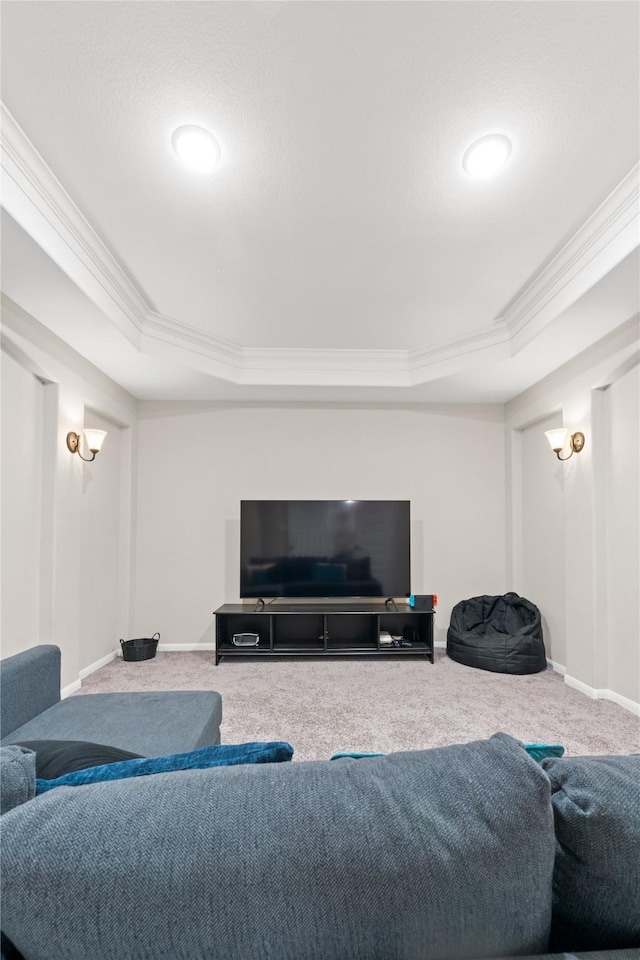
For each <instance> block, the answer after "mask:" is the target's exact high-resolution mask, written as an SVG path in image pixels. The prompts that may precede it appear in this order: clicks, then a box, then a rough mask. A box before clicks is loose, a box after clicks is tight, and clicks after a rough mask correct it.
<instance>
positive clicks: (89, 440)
mask: <svg viewBox="0 0 640 960" xmlns="http://www.w3.org/2000/svg"><path fill="white" fill-rule="evenodd" d="M106 435H107V431H106V430H85V431H84V439H85V443H86V445H87V446H88V447H89V452H90V453H91V456H90V457H83V456H82V450H81V449H80V446H81V443H80V441H81V437H80V434H79V433H74V432H73V430H71V431H70V433H68V434H67V447H68V449H69V450H70V451H71V453H77V454H78V456H79V457H80V459H81V460H84V461H85V463H91V462H92V461H93V460H95V458H96V453H100V449H101V447H102V441H103V440H104V438H105V437H106Z"/></svg>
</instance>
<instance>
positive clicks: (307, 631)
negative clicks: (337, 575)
mask: <svg viewBox="0 0 640 960" xmlns="http://www.w3.org/2000/svg"><path fill="white" fill-rule="evenodd" d="M214 613H215V618H216V655H215V663H216V666H217V665H218V663H219V662H220V660H221V659H222V657H265V656H267V657H299V656H312V657H338V656H354V655H357V654H367V655H372V654H375V655H376V656H378V655H379V656H382V657H387V656H391V655H393V656H398V655H400V656H414V657H415V656H423V657H426V658H427V659H429V660H430V661H431V663H433V659H434V658H433V617H434V611H433V610H414V609H412V608H411V607H408V606H405V605H399V606H398V609H397V610H390V609H389V607H387V606H386V605H385V604H384V603H349V604H346V603H345V604H340V603H332V604H323V605H313V604H302V603H278V604H268V605H266V606H264V607H262V608H261V609H260V610H255V609H254V607H253V606H250V605H249V604H242V603H225V604H224V605H223V606H222V607H219V608H218V609H217V610H215V611H214ZM405 630H408V631H409V632H410V634H411V646H400V647H394V646H383V645H381V643H380V632H381V631H386V632H387V633H389V634H391V636H392V637H393V636H402V635H403V632H404V631H405ZM240 633H252V634H257V635H258V637H259V641H258V645H257V646H241V647H239V646H236V645H235V644H234V643H233V637H234V635H235V634H240Z"/></svg>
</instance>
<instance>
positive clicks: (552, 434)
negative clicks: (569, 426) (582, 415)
mask: <svg viewBox="0 0 640 960" xmlns="http://www.w3.org/2000/svg"><path fill="white" fill-rule="evenodd" d="M568 436H569V431H568V430H565V429H564V427H560V428H559V429H557V430H546V431H545V437H546V438H547V440H548V441H549V446H550V447H551V449H552V450H553V452H554V453H559V452H560V451H561V450H562V448H563V447H564V445H565V443H566V442H567V437H568Z"/></svg>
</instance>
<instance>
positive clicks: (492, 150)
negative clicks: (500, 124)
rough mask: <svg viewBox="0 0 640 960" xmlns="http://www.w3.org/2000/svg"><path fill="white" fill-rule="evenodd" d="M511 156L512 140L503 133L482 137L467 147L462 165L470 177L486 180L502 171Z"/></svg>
mask: <svg viewBox="0 0 640 960" xmlns="http://www.w3.org/2000/svg"><path fill="white" fill-rule="evenodd" d="M510 156H511V140H509V137H505V136H504V134H502V133H490V134H488V135H487V136H486V137H480V139H479V140H476V142H475V143H472V144H471V146H470V147H469V148H468V149H467V151H466V153H465V155H464V157H463V158H462V166H463V167H464V169H465V171H466V172H467V173H468V174H469V176H470V177H476V179H478V180H486V179H488V178H489V177H492V176H493V175H494V174H495V173H498V171H500V170H501V169H502V168H503V167H504V165H505V163H506V162H507V160H508V159H509V157H510Z"/></svg>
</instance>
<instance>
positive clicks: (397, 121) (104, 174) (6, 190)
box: [2, 0, 640, 402]
mask: <svg viewBox="0 0 640 960" xmlns="http://www.w3.org/2000/svg"><path fill="white" fill-rule="evenodd" d="M638 15H639V8H638V6H637V5H636V4H629V3H625V2H615V0H614V2H602V3H601V2H580V0H578V2H572V3H556V4H544V3H521V2H495V3H494V2H483V0H479V2H475V3H465V2H437V0H432V2H418V3H404V2H396V3H375V2H366V0H365V2H361V3H332V2H326V3H325V2H319V3H302V2H290V3H270V2H266V3H265V2H263V3H252V2H247V3H226V2H206V0H205V2H194V3H192V2H189V0H181V2H171V0H169V2H163V3H125V2H111V3H99V4H98V3H86V2H74V0H71V2H66V3H64V4H62V3H48V2H44V3H41V2H37V0H36V2H30V3H7V2H5V3H3V4H2V98H3V103H4V110H3V123H2V138H3V148H4V149H3V195H2V203H3V207H4V208H5V214H4V220H3V248H4V251H3V290H4V292H5V293H6V294H7V295H8V296H9V297H11V298H12V299H13V300H15V301H17V302H18V303H19V304H21V305H22V306H23V307H24V308H25V309H26V310H28V311H29V312H32V313H34V315H35V316H36V317H37V318H38V319H40V320H41V321H42V322H43V323H45V324H46V325H47V326H50V327H51V329H52V330H54V332H56V333H57V334H58V335H59V336H61V337H63V339H65V340H67V341H68V342H69V343H70V344H71V345H72V346H74V348H75V349H78V350H79V351H80V352H81V353H83V354H84V355H85V356H87V357H88V358H89V359H91V360H92V362H93V363H96V365H98V366H100V367H101V368H102V369H104V370H105V372H107V373H109V375H110V376H111V377H113V378H114V379H115V380H117V381H118V382H120V383H122V384H123V385H124V386H126V387H127V389H129V390H131V392H132V393H134V395H137V396H143V397H157V398H162V397H165V396H166V397H169V396H172V397H175V396H184V397H186V398H188V397H190V398H202V399H209V398H215V397H220V398H235V399H241V398H246V399H251V398H256V397H273V398H274V399H290V398H291V399H293V398H295V399H305V398H306V399H314V398H317V399H320V398H324V399H336V400H338V399H361V400H371V399H383V398H385V397H386V398H387V399H389V400H390V401H393V400H402V399H406V400H413V401H420V400H437V399H439V398H442V399H447V400H448V401H451V400H453V399H457V398H458V399H460V400H461V401H464V402H467V401H469V400H474V401H480V400H487V401H489V400H491V401H495V400H498V401H503V400H504V399H507V398H508V397H509V396H513V395H514V393H518V392H520V390H521V389H524V388H525V387H526V386H528V385H529V384H530V383H531V382H534V380H535V378H537V377H538V374H540V375H544V373H546V372H549V370H550V369H552V368H553V366H556V365H557V364H558V363H559V362H562V360H563V359H569V356H570V355H572V354H573V353H577V352H578V351H579V350H581V349H584V347H586V346H588V345H589V343H590V342H593V338H594V329H595V330H596V332H597V334H598V335H599V336H601V335H604V333H606V332H608V330H609V329H612V328H613V326H615V325H617V324H618V323H621V322H623V321H624V320H626V319H628V317H629V316H630V315H632V314H633V313H634V312H636V311H637V309H638V304H637V245H638V168H637V163H638V142H639V129H638V116H639V113H640V110H639V106H640V105H639V93H638V75H639V67H638V48H639V43H638ZM184 123H197V124H200V125H202V126H205V127H207V128H208V129H210V130H211V131H212V132H213V133H214V134H215V135H216V137H217V138H218V140H219V141H220V144H221V147H222V160H221V163H220V164H219V166H218V167H217V168H216V170H215V171H214V172H213V174H211V175H210V176H206V177H203V176H194V175H192V174H190V173H189V172H188V171H187V170H186V169H185V168H184V167H182V166H181V165H180V164H179V162H178V161H177V159H176V157H175V155H174V154H173V152H172V150H171V134H172V132H173V130H174V129H175V128H176V127H177V126H179V125H181V124H184ZM493 131H495V132H501V133H505V134H507V135H508V136H509V137H510V138H511V140H512V142H513V155H512V158H511V161H510V163H509V164H508V165H507V167H506V168H505V170H504V172H503V174H502V175H501V176H499V177H496V178H495V179H493V180H490V181H474V180H471V179H470V178H469V177H468V176H467V175H466V174H465V173H464V172H463V170H462V167H461V158H462V155H463V153H464V151H465V149H466V148H467V146H468V145H469V143H470V142H471V141H473V140H474V139H476V138H477V137H479V136H481V135H483V134H485V133H488V132H493ZM44 276H46V278H47V283H46V287H45V288H42V285H40V291H39V292H37V291H34V289H33V285H34V278H36V277H44ZM605 281H607V282H608V286H607V288H606V289H607V290H608V294H609V296H610V298H611V299H610V303H611V309H608V310H607V311H606V314H607V316H606V317H602V318H601V319H600V320H599V322H597V323H596V322H588V321H587V320H585V321H584V322H583V323H580V322H576V319H575V316H574V315H573V314H572V315H571V318H572V319H570V320H567V319H563V317H564V314H565V311H567V310H568V309H569V308H572V305H574V304H579V303H581V302H583V303H584V315H585V317H586V316H587V315H588V313H589V307H588V303H589V302H591V303H595V302H601V300H602V297H600V299H599V300H598V301H596V300H595V299H593V296H592V299H591V301H587V300H585V301H582V300H581V298H584V297H585V296H588V295H589V291H593V290H594V288H595V287H596V286H597V285H598V284H600V283H605ZM614 281H615V282H614ZM43 290H44V292H46V295H43ZM56 303H57V304H58V308H57V309H56V308H55V304H56ZM60 303H65V304H66V308H65V309H64V310H63V309H60V307H59V304H60ZM596 328H597V329H596ZM568 329H571V336H570V337H569V336H568V335H567V330H568ZM540 371H542V373H540ZM532 378H534V379H532ZM471 385H472V386H471Z"/></svg>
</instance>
